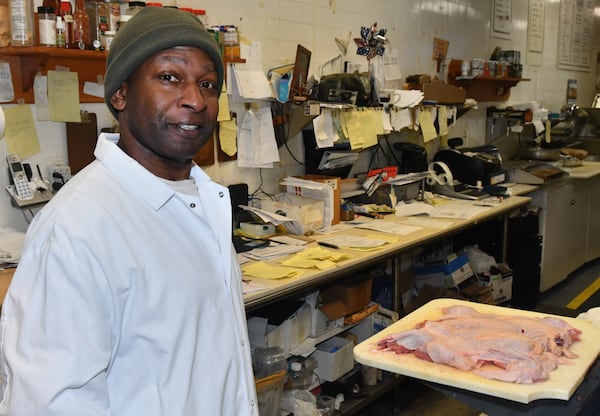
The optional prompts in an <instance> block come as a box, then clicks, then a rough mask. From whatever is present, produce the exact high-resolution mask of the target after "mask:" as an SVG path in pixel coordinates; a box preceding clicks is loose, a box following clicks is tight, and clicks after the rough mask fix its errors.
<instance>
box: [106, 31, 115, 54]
mask: <svg viewBox="0 0 600 416" xmlns="http://www.w3.org/2000/svg"><path fill="white" fill-rule="evenodd" d="M116 34H117V32H115V31H114V30H107V31H106V32H104V35H103V37H104V45H103V46H104V49H105V50H106V51H108V50H109V49H110V44H111V43H112V41H113V39H114V38H115V35H116Z"/></svg>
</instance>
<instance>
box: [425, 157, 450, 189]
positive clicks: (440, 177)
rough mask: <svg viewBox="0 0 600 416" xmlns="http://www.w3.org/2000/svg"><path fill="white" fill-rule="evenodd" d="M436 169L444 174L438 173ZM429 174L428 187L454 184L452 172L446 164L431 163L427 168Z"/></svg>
mask: <svg viewBox="0 0 600 416" xmlns="http://www.w3.org/2000/svg"><path fill="white" fill-rule="evenodd" d="M436 167H438V168H440V169H441V170H442V172H443V173H438V172H437V170H436V169H435V168H436ZM427 172H428V173H429V176H428V177H427V184H428V185H435V184H438V185H450V184H452V183H454V178H452V172H450V168H449V167H448V165H446V164H445V163H444V162H431V163H430V164H429V165H428V166H427Z"/></svg>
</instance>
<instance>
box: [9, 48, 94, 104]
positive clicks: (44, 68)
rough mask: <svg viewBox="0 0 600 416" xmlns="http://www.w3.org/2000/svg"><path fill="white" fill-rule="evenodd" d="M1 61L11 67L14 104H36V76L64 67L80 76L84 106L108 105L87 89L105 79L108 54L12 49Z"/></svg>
mask: <svg viewBox="0 0 600 416" xmlns="http://www.w3.org/2000/svg"><path fill="white" fill-rule="evenodd" d="M0 60H3V61H6V62H8V63H9V65H10V71H11V75H12V80H13V88H14V90H15V99H14V100H13V101H11V103H17V102H19V101H21V100H22V102H24V103H29V104H30V103H33V102H34V95H33V80H34V78H35V75H36V74H37V73H38V72H39V73H41V74H42V75H46V74H47V72H48V70H55V69H56V68H60V67H65V68H68V69H69V70H70V71H73V72H77V73H78V79H79V101H80V102H82V103H101V102H104V99H103V98H100V97H94V96H92V95H88V94H85V93H84V92H83V85H84V83H85V82H86V81H88V82H95V83H97V82H99V81H102V80H103V79H104V73H105V70H106V68H105V66H106V52H98V51H88V50H79V49H65V48H48V47H44V46H30V47H11V46H8V47H4V48H0Z"/></svg>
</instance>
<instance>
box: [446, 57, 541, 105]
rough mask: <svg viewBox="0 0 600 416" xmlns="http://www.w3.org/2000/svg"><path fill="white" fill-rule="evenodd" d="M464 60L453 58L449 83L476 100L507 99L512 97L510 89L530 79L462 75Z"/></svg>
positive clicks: (449, 69)
mask: <svg viewBox="0 0 600 416" xmlns="http://www.w3.org/2000/svg"><path fill="white" fill-rule="evenodd" d="M461 63H462V61H461V60H458V59H453V60H451V61H450V64H449V65H448V84H450V85H454V86H457V87H462V88H464V90H465V91H466V93H467V98H473V99H474V100H476V101H506V100H508V97H510V89H511V88H512V87H514V86H515V85H517V84H518V83H519V82H521V81H529V79H528V78H504V77H490V76H487V77H486V76H477V77H462V76H460V74H461V69H460V66H461Z"/></svg>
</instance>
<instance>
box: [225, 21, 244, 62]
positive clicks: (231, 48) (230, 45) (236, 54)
mask: <svg viewBox="0 0 600 416" xmlns="http://www.w3.org/2000/svg"><path fill="white" fill-rule="evenodd" d="M223 58H225V59H238V58H240V40H239V36H238V31H237V29H236V28H235V27H233V26H229V27H227V28H226V29H225V33H224V34H223Z"/></svg>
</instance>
